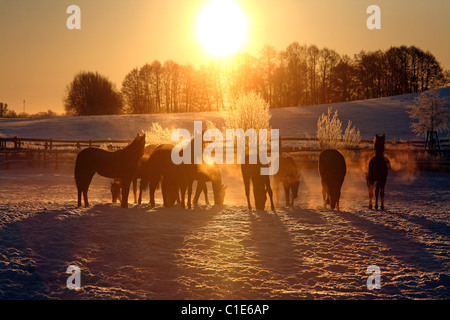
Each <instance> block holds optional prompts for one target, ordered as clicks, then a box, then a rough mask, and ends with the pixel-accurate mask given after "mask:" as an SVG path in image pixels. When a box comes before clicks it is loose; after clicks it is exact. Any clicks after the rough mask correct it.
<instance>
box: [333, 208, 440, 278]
mask: <svg viewBox="0 0 450 320" xmlns="http://www.w3.org/2000/svg"><path fill="white" fill-rule="evenodd" d="M335 214H337V215H339V216H341V217H342V218H344V219H345V220H347V221H349V222H350V223H351V224H352V225H353V226H355V227H356V228H357V229H359V230H362V231H365V232H367V234H369V235H370V236H371V237H372V238H373V239H374V241H376V242H379V243H383V244H384V245H386V246H387V247H388V250H387V252H386V253H383V254H388V255H392V256H395V257H397V258H398V259H400V260H401V261H403V262H404V263H405V264H406V265H410V266H414V267H417V268H420V269H422V270H424V271H433V270H442V268H443V266H442V263H441V262H440V261H439V260H437V259H436V258H435V257H434V256H433V255H432V254H431V253H430V252H429V251H428V250H427V246H426V244H424V243H420V242H418V241H415V240H413V239H411V238H410V237H409V236H408V235H407V233H406V231H404V230H395V229H393V228H391V227H389V226H387V225H385V224H381V223H377V222H374V221H370V220H368V219H366V218H364V217H361V216H358V215H357V214H355V213H351V212H348V211H336V212H335ZM380 214H383V213H380ZM384 214H389V212H388V211H386V212H385V213H384Z"/></svg>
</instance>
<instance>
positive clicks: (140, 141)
mask: <svg viewBox="0 0 450 320" xmlns="http://www.w3.org/2000/svg"><path fill="white" fill-rule="evenodd" d="M131 145H133V146H134V147H135V149H136V151H137V153H138V155H139V159H140V158H142V156H143V155H144V149H145V133H143V134H139V133H138V134H137V135H136V138H134V140H133V142H132V143H131Z"/></svg>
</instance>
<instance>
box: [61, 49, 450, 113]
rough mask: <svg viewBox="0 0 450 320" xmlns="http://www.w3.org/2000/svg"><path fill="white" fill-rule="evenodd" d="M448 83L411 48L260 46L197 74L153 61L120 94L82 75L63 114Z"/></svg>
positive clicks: (339, 98) (272, 101)
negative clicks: (350, 51) (251, 95)
mask: <svg viewBox="0 0 450 320" xmlns="http://www.w3.org/2000/svg"><path fill="white" fill-rule="evenodd" d="M449 80H450V73H449V71H444V70H443V68H442V67H441V65H440V63H439V61H438V60H437V59H436V58H435V57H434V55H433V54H432V53H431V52H429V51H426V52H425V51H423V50H421V49H419V48H417V47H415V46H409V47H408V46H400V47H391V48H389V49H387V50H385V51H383V50H376V51H367V52H366V51H361V52H359V53H357V54H355V55H354V56H353V57H350V56H348V55H340V54H339V53H337V52H336V51H335V50H332V49H328V48H322V49H319V48H318V47H317V46H315V45H300V44H299V43H297V42H294V43H292V44H290V45H289V46H288V47H287V48H286V49H285V50H282V51H277V50H276V49H275V48H274V47H271V46H265V47H264V48H263V49H262V50H261V51H260V52H259V53H258V55H251V54H248V53H240V54H237V55H235V56H233V57H231V58H228V59H224V60H220V61H212V62H209V63H208V64H206V65H202V66H200V67H199V68H194V67H193V66H191V65H180V64H178V63H176V62H175V61H172V60H168V61H165V62H164V63H161V62H159V61H158V60H155V61H153V62H152V63H147V64H145V65H143V66H141V67H138V68H134V69H132V70H131V71H130V72H128V74H126V76H125V78H124V79H123V81H122V86H121V90H120V91H118V90H116V89H115V85H114V84H113V83H111V82H110V81H109V80H108V79H107V78H106V77H104V76H101V75H99V74H98V73H93V72H84V73H80V74H78V75H76V76H75V78H74V81H73V82H72V83H71V84H70V85H69V86H68V88H67V94H66V97H65V107H66V111H68V112H71V113H73V114H78V115H89V114H118V113H134V114H144V113H177V112H198V111H215V110H222V109H223V108H226V107H227V104H228V103H229V102H230V101H232V100H233V98H235V97H237V96H238V95H239V94H240V93H248V92H255V93H257V94H259V95H261V96H262V97H263V98H264V99H265V100H266V101H267V102H268V103H269V106H270V107H271V108H278V107H289V106H302V105H315V104H324V103H334V102H345V101H352V100H359V99H370V98H379V97H385V96H392V95H398V94H406V93H415V92H422V91H427V90H430V89H435V88H439V87H443V86H445V85H447V84H448V82H449ZM89 86H91V87H94V88H95V89H93V90H92V92H91V91H90V90H87V89H86V88H88V87H89ZM89 92H91V93H89Z"/></svg>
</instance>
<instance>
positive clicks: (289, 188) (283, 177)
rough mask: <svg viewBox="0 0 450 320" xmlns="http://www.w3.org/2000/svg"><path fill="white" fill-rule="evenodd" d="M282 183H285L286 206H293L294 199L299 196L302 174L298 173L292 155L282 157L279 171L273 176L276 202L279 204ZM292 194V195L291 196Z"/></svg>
mask: <svg viewBox="0 0 450 320" xmlns="http://www.w3.org/2000/svg"><path fill="white" fill-rule="evenodd" d="M280 183H282V184H283V188H284V195H285V199H286V207H289V206H293V205H294V199H296V198H297V196H298V186H299V184H300V176H299V174H298V169H297V165H296V164H295V161H294V159H292V157H290V156H281V157H280V166H279V169H278V172H277V173H276V174H275V175H274V176H273V192H274V193H275V204H276V205H277V206H278V195H279V187H280ZM291 194H292V197H290V195H291Z"/></svg>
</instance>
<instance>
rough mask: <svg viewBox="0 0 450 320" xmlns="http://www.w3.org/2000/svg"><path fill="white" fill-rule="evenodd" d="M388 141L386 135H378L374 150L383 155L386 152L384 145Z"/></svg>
mask: <svg viewBox="0 0 450 320" xmlns="http://www.w3.org/2000/svg"><path fill="white" fill-rule="evenodd" d="M385 141H386V135H385V134H383V135H382V136H379V135H378V134H377V135H376V136H375V139H374V143H373V148H374V149H375V151H376V152H377V153H383V152H384V144H385Z"/></svg>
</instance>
